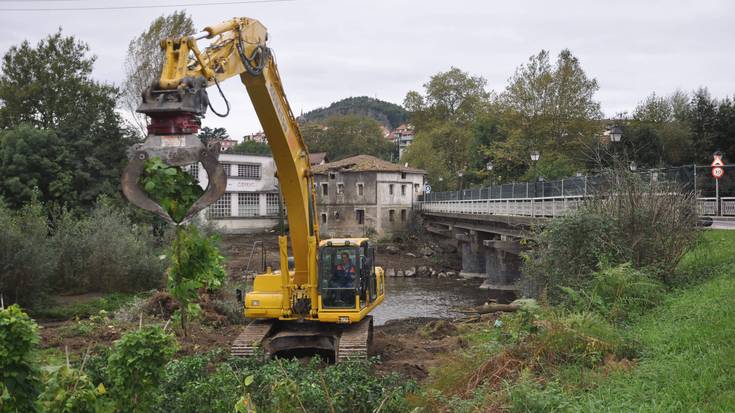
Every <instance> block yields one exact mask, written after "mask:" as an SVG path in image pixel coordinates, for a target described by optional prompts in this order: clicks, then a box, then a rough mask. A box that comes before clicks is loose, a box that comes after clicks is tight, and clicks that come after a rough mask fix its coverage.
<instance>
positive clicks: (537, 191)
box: [416, 165, 735, 218]
mask: <svg viewBox="0 0 735 413" xmlns="http://www.w3.org/2000/svg"><path fill="white" fill-rule="evenodd" d="M706 168H707V167H702V166H694V165H692V166H685V167H677V168H668V169H658V170H648V171H641V172H639V174H640V175H641V177H642V178H643V179H644V180H645V181H649V180H650V181H651V182H652V183H653V182H657V181H673V182H678V183H680V184H681V185H682V187H683V188H688V189H689V190H693V191H694V192H696V193H697V195H698V198H697V208H698V212H699V214H700V215H711V216H714V215H718V213H719V215H722V216H735V197H722V196H721V197H720V198H719V200H718V198H717V197H712V196H709V195H710V194H712V192H714V191H712V189H713V188H710V186H711V182H709V181H706V180H705V179H706V177H707V174H706V173H705V172H706V171H705V169H706ZM726 168H728V169H730V173H731V174H735V166H734V165H727V166H726ZM698 170H699V172H698ZM710 179H711V178H710ZM728 184H729V185H728V186H730V188H733V190H732V191H729V192H733V191H735V185H733V184H732V183H728ZM604 185H605V179H604V177H603V176H599V175H595V176H577V177H572V178H566V179H561V180H558V181H546V182H544V181H539V182H521V183H509V184H503V185H494V186H490V187H484V188H472V189H464V190H461V191H450V192H436V193H431V194H427V195H424V196H422V197H420V199H419V201H418V202H417V205H416V207H417V209H419V210H420V211H425V212H440V213H455V214H467V215H504V216H527V217H548V218H553V217H558V216H563V215H565V214H568V213H569V212H570V211H572V210H574V209H576V208H578V207H579V206H580V205H581V204H582V203H583V202H584V200H585V199H587V198H590V197H592V196H593V194H594V193H596V192H597V191H598V190H599V189H601V188H602V187H603V186H604ZM718 203H719V211H718Z"/></svg>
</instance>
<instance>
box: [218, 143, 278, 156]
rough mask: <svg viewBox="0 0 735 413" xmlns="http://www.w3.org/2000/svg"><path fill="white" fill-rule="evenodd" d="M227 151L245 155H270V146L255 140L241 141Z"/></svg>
mask: <svg viewBox="0 0 735 413" xmlns="http://www.w3.org/2000/svg"><path fill="white" fill-rule="evenodd" d="M227 152H228V153H239V154H245V155H270V154H271V147H270V146H268V144H267V143H263V142H256V141H242V142H240V143H238V144H237V145H235V146H233V147H232V148H230V150H228V151H227Z"/></svg>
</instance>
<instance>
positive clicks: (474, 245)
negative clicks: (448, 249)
mask: <svg viewBox="0 0 735 413" xmlns="http://www.w3.org/2000/svg"><path fill="white" fill-rule="evenodd" d="M455 238H456V239H457V243H458V244H459V245H458V250H459V253H460V256H461V258H462V270H461V271H460V272H459V276H460V277H462V278H485V277H486V276H485V256H484V253H483V251H482V249H483V248H482V247H481V245H482V240H481V239H480V234H479V233H478V232H477V231H469V232H467V233H457V234H455Z"/></svg>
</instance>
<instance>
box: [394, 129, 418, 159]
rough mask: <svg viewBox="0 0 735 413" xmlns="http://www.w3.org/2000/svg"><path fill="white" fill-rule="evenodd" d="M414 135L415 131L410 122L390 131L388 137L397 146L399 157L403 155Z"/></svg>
mask: <svg viewBox="0 0 735 413" xmlns="http://www.w3.org/2000/svg"><path fill="white" fill-rule="evenodd" d="M414 135H416V132H415V131H414V128H413V125H411V124H410V123H404V124H402V125H400V126H399V127H397V128H395V129H393V130H392V131H391V133H390V135H389V136H388V139H390V140H391V141H393V144H394V145H396V146H397V147H398V158H399V159H400V158H401V157H402V156H403V152H405V151H406V148H408V146H409V145H411V143H412V142H413V137H414Z"/></svg>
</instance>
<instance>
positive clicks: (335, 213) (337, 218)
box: [334, 211, 339, 221]
mask: <svg viewBox="0 0 735 413" xmlns="http://www.w3.org/2000/svg"><path fill="white" fill-rule="evenodd" d="M334 219H335V220H337V221H339V211H334Z"/></svg>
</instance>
